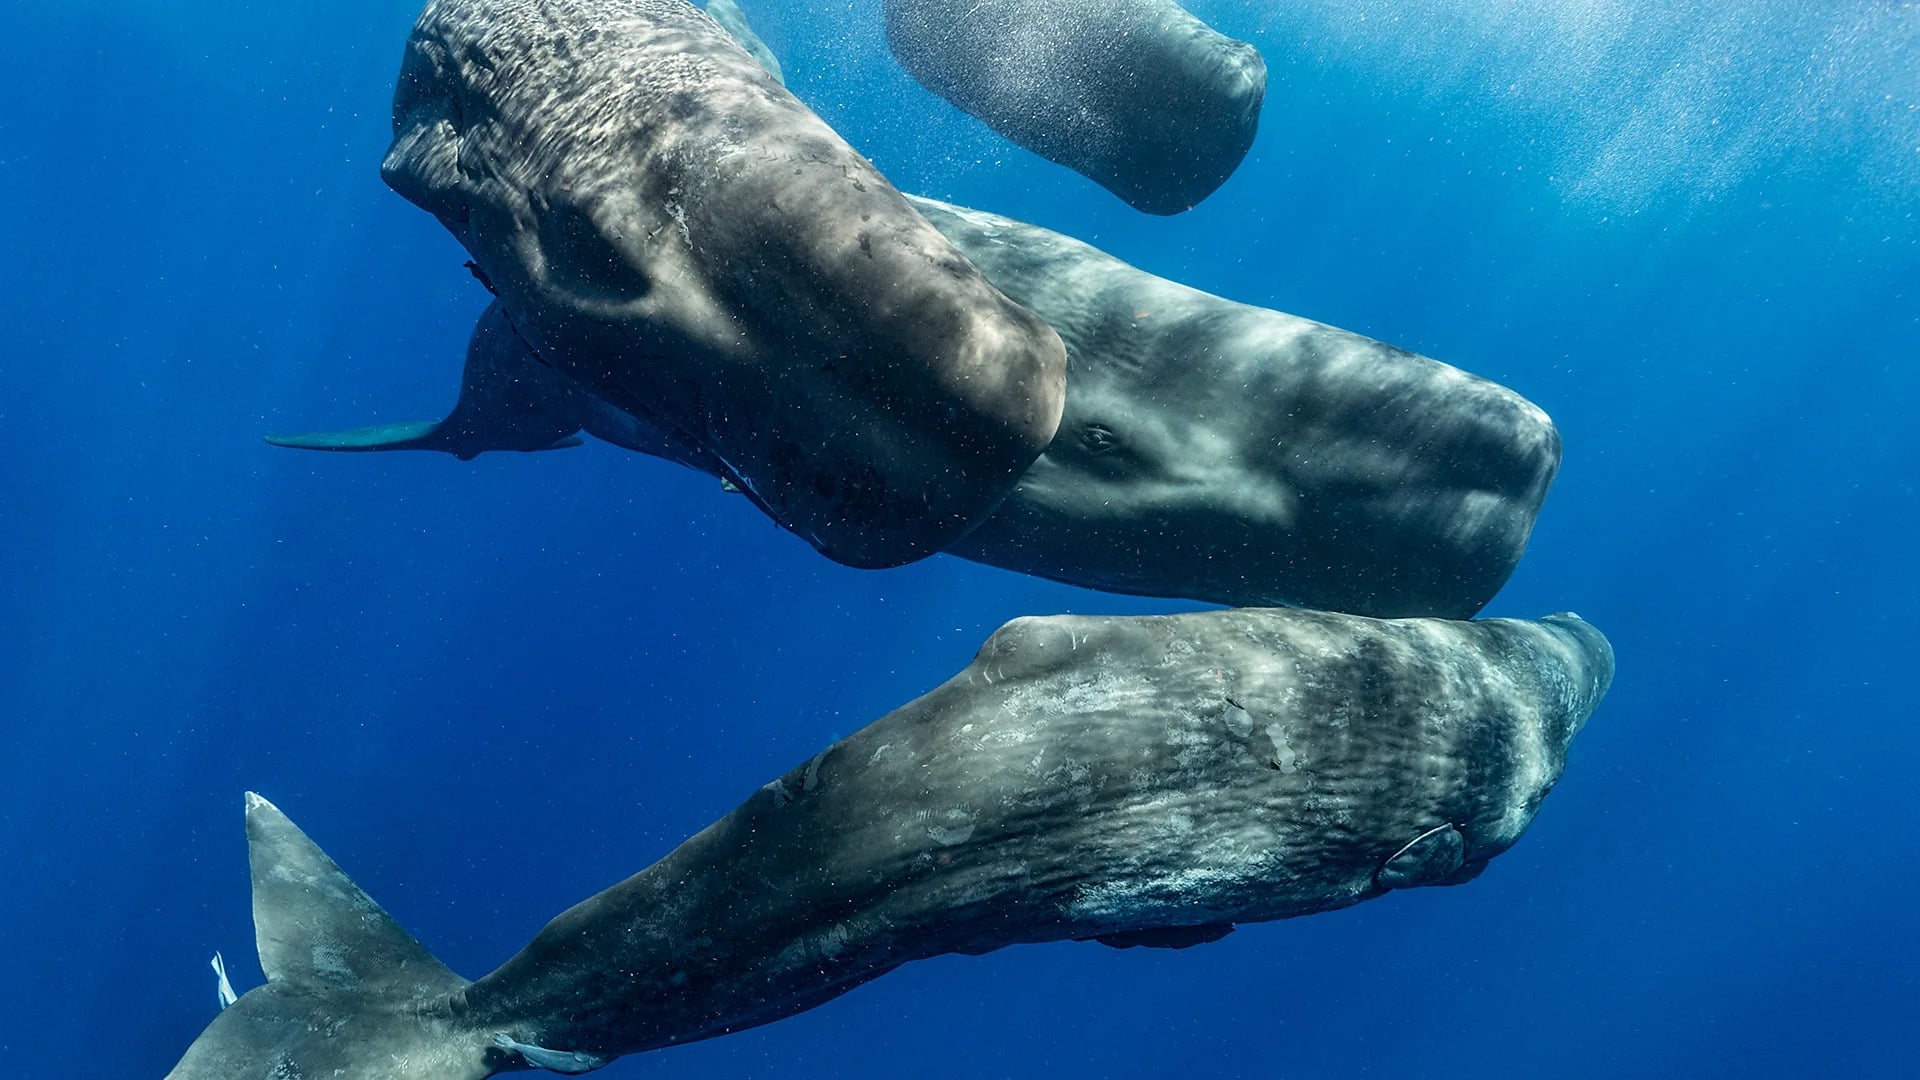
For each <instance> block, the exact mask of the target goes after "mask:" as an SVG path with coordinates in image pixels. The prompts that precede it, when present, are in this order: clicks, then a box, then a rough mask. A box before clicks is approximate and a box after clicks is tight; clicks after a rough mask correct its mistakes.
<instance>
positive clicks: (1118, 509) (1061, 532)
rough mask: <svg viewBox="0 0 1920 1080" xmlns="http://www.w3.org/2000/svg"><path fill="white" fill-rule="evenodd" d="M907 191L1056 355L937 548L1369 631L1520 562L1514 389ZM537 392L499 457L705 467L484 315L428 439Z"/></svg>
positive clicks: (1462, 600) (475, 425) (291, 439)
mask: <svg viewBox="0 0 1920 1080" xmlns="http://www.w3.org/2000/svg"><path fill="white" fill-rule="evenodd" d="M913 201H914V205H915V206H916V207H918V208H919V210H920V211H921V213H922V214H923V215H925V216H926V218H927V219H928V220H929V221H931V222H932V223H933V224H934V225H935V226H937V227H938V228H939V229H940V230H941V232H942V233H943V234H944V235H945V236H946V237H947V238H948V239H949V240H950V241H952V242H953V244H954V245H955V246H956V247H957V248H958V249H959V250H960V251H961V252H962V253H964V254H965V255H966V256H967V258H968V259H969V260H971V261H972V262H973V264H974V265H976V266H978V267H979V268H980V269H981V271H982V272H984V273H985V274H986V276H987V279H988V280H989V281H991V282H992V283H993V284H994V285H995V286H996V287H998V288H999V289H1001V290H1002V291H1003V292H1004V293H1006V294H1007V295H1008V296H1010V297H1012V298H1014V299H1015V300H1017V301H1018V302H1019V303H1021V304H1023V305H1025V306H1026V307H1027V308H1029V309H1030V310H1032V311H1033V312H1035V313H1036V314H1038V315H1039V316H1040V317H1041V318H1043V319H1045V320H1047V322H1048V323H1049V324H1051V325H1052V326H1053V327H1054V328H1055V329H1056V330H1057V331H1058V332H1059V334H1060V336H1061V338H1062V339H1063V340H1064V341H1065V342H1066V347H1067V353H1068V370H1067V398H1066V407H1065V412H1064V414H1063V416H1062V420H1061V423H1060V429H1059V434H1058V435H1057V436H1056V437H1055V438H1054V440H1053V442H1052V443H1051V445H1049V446H1048V448H1047V450H1046V452H1045V453H1043V454H1042V455H1041V456H1040V458H1039V459H1038V460H1037V461H1035V462H1034V464H1033V465H1032V466H1030V467H1029V468H1028V469H1027V471H1026V472H1025V473H1024V474H1023V475H1022V476H1021V477H1020V479H1019V481H1018V482H1017V484H1016V485H1015V487H1014V489H1013V491H1012V492H1011V493H1009V494H1008V496H1007V497H1006V499H1005V500H1004V501H1003V502H1002V503H1001V504H1000V506H999V507H998V508H997V509H996V510H995V511H994V513H993V514H992V515H991V516H989V517H988V518H987V520H986V521H984V522H983V523H981V524H980V525H979V526H977V527H975V528H974V529H973V530H972V531H970V532H969V533H967V534H966V535H964V536H961V537H959V538H958V539H956V540H955V541H953V542H952V543H950V544H949V545H948V546H947V549H946V550H947V551H949V552H950V553H952V554H955V555H959V556H961V557H963V558H967V559H972V560H975V561H977V562H983V563H988V564H990V565H993V566H999V567H1003V568H1006V569H1009V570H1016V571H1020V572H1023V573H1029V574H1036V575H1039V576H1042V577H1048V578H1052V579H1055V580H1058V581H1064V582H1067V583H1069V584H1074V585H1083V586H1088V587H1091V588H1096V589H1105V590H1109V591H1114V592H1123V593H1137V594H1144V595H1149V596H1174V597H1186V598H1190V599H1196V600H1208V601H1214V602H1218V603H1223V604H1230V605H1241V606H1244V605H1268V604H1300V605H1303V606H1307V607H1316V608H1322V609H1328V610H1334V611H1347V612H1353V613H1356V614H1363V615H1375V616H1382V617H1394V616H1417V615H1432V616H1440V617H1445V618H1466V617H1469V616H1471V615H1473V614H1474V613H1476V612H1478V611H1479V610H1480V608H1481V607H1482V606H1484V605H1485V604H1486V603H1487V601H1488V600H1490V599H1492V597H1493V595H1494V594H1495V593H1496V592H1498V591H1499V589H1500V587H1501V586H1502V585H1503V584H1505V583H1506V580H1507V578H1508V576H1509V575H1511V574H1512V573H1513V569H1514V567H1515V566H1516V565H1518V564H1519V561H1520V556H1521V555H1522V554H1523V553H1524V552H1525V550H1526V546H1527V540H1528V538H1529V536H1531V534H1532V531H1533V523H1534V520H1535V519H1536V517H1537V516H1538V515H1539V512H1540V507H1541V504H1542V503H1543V502H1544V500H1545V499H1546V495H1547V490H1548V488H1549V487H1550V486H1551V484H1552V483H1553V478H1554V476H1555V474H1556V473H1557V472H1558V470H1559V466H1560V436H1559V433H1558V431H1557V430H1556V429H1555V428H1554V425H1553V423H1552V421H1551V420H1549V419H1548V418H1547V415H1546V414H1545V413H1544V412H1542V411H1541V410H1540V409H1539V408H1537V407H1535V406H1534V405H1533V404H1532V403H1530V402H1528V401H1527V400H1526V399H1525V398H1523V397H1521V396H1520V395H1518V394H1515V393H1513V392H1512V391H1510V390H1508V389H1506V388H1504V387H1502V386H1499V385H1497V384H1495V383H1492V382H1489V381H1487V380H1485V379H1480V378H1476V377H1474V376H1472V375H1469V374H1467V373H1465V372H1463V371H1460V370H1459V369H1457V368H1453V367H1450V366H1448V365H1446V364H1442V363H1440V362H1438V361H1435V360H1430V359H1427V358H1426V357H1423V356H1417V355H1414V354H1413V353H1409V352H1407V351H1405V350H1403V349H1397V348H1394V347H1393V346H1391V345H1386V344H1383V343H1381V342H1378V341H1375V340H1373V339H1371V338H1367V337H1364V336H1362V335H1359V334H1354V333H1350V332H1348V331H1344V330H1339V329H1336V328H1334V327H1331V326H1327V325H1325V324H1322V323H1316V322H1312V321H1310V320H1307V319H1302V318H1298V317H1295V316H1292V315H1287V314H1283V313H1281V312H1277V311H1270V310H1267V309H1264V308H1258V307H1252V306H1249V305H1246V304H1238V303H1234V302H1232V301H1229V300H1224V299H1222V298H1220V297H1217V296H1212V295H1209V294H1207V293H1203V292H1200V291H1198V290H1195V289H1191V288H1188V287H1186V286H1183V285H1180V284H1178V283H1175V282H1172V281H1168V280H1167V279H1165V278H1160V277H1156V276H1154V275H1152V274H1149V273H1147V272H1145V271H1143V270H1140V269H1137V268H1135V267H1132V266H1129V265H1127V264H1126V263H1124V262H1121V261H1120V260H1119V259H1116V258H1113V257H1112V256H1110V255H1107V254H1106V253H1104V252H1102V251H1099V250H1098V249H1096V248H1093V247H1090V246H1088V245H1086V244H1083V243H1080V242H1079V241H1077V240H1074V239H1072V238H1070V237H1066V236H1063V235H1061V234H1059V233H1056V232H1051V231H1049V230H1047V229H1042V228H1039V227H1037V226H1034V225H1028V224H1026V223H1024V222H1019V221H1015V220H1013V219H1011V218H1006V217H1001V216H999V215H996V214H988V213H984V212H981V211H978V210H968V209H965V208H962V207H958V206H951V205H948V204H946V203H940V202H934V201H932V200H928V199H915V200H913ZM515 372H520V373H524V374H519V375H516V374H514V373H515ZM502 383H505V384H508V385H509V387H510V390H503V389H499V388H498V387H499V385H500V384H502ZM489 387H495V388H494V389H489ZM540 388H546V389H544V390H543V391H542V393H543V394H544V396H543V397H542V398H541V400H542V402H544V404H542V405H541V406H540V408H539V410H538V411H539V415H541V416H542V417H545V418H548V419H549V420H550V421H551V422H543V423H541V424H537V425H529V423H528V422H527V420H526V417H527V416H528V415H529V411H530V409H531V406H528V405H525V404H521V403H516V404H515V405H514V407H513V408H512V409H510V410H506V411H504V413H503V415H502V417H501V421H500V424H499V431H500V433H499V435H498V437H497V439H496V444H497V447H498V448H500V449H537V448H538V446H537V445H536V444H538V443H540V442H541V441H542V440H546V439H550V438H553V437H555V436H559V435H571V434H572V433H573V432H575V431H579V430H581V429H585V430H586V431H588V432H589V433H591V434H593V435H596V436H599V437H601V438H604V439H607V440H608V441H611V442H614V443H617V444H619V445H622V446H627V447H629V448H632V449H637V450H641V451H643V452H646V453H652V454H656V455H658V456H661V457H666V458H669V459H671V460H674V461H678V462H680V463H681V464H684V465H688V466H690V467H692V468H696V469H700V470H702V471H705V472H708V473H710V474H712V475H715V476H723V475H724V472H723V470H722V469H721V468H720V466H719V465H718V463H717V462H715V461H713V460H712V459H711V458H710V457H703V456H702V454H701V453H700V450H699V448H698V447H696V446H692V445H689V444H684V443H676V442H675V441H673V440H671V439H669V438H667V437H666V436H665V435H664V434H663V433H661V432H659V431H657V430H649V429H648V427H647V425H646V424H645V423H644V422H641V421H639V420H637V419H636V418H634V417H633V416H631V415H629V414H625V413H622V412H621V411H620V410H618V409H616V408H613V407H612V406H610V405H608V404H606V403H605V402H602V401H599V400H597V399H595V398H594V397H593V396H592V395H591V394H586V393H576V392H573V391H571V390H569V389H568V388H567V386H566V385H565V383H564V380H558V381H556V376H555V375H554V374H553V373H552V370H551V368H549V367H548V366H546V365H544V364H543V363H542V362H541V361H540V359H539V358H538V356H537V354H535V353H534V352H533V350H532V349H531V348H530V347H528V346H526V345H525V344H524V343H522V342H518V340H517V339H516V338H514V337H513V333H512V329H511V328H510V327H507V326H506V325H505V324H504V322H503V321H502V319H501V318H500V316H499V314H498V312H497V309H496V310H494V311H490V312H489V313H488V314H487V315H486V316H484V317H483V318H482V320H481V330H480V331H476V335H475V338H474V345H473V347H472V348H471V349H470V350H469V355H468V360H467V376H466V380H465V385H464V386H463V388H462V391H461V397H460V401H459V403H458V404H456V405H455V407H454V410H453V413H452V414H451V415H450V416H449V417H448V418H447V420H445V421H442V422H441V423H440V425H439V428H440V429H447V428H451V429H453V430H455V431H457V432H459V433H460V437H461V442H460V444H459V448H458V449H455V448H453V447H451V446H445V445H442V446H438V447H434V448H438V449H452V450H453V451H454V452H456V453H462V454H463V456H464V454H465V452H468V451H470V450H472V449H473V448H474V447H475V446H477V445H481V444H484V443H485V442H486V435H485V431H486V427H487V425H486V424H485V422H484V421H483V417H484V416H485V415H486V414H488V413H489V412H490V411H499V410H500V406H499V405H498V404H496V403H497V402H499V401H500V400H502V399H504V398H506V397H509V396H511V395H515V394H517V395H521V396H525V395H527V394H529V393H530V392H531V391H533V390H536V389H540ZM420 426H422V427H431V426H432V425H420ZM402 427H405V428H408V429H410V426H407V425H402ZM529 428H531V430H532V432H533V434H532V435H531V436H530V437H529V435H527V434H526V433H527V431H528V430H529ZM386 430H387V429H381V428H374V429H362V431H361V432H349V433H344V434H335V435H306V436H279V437H275V438H274V440H273V441H275V442H278V443H281V444H282V445H289V446H307V447H318V448H323V449H341V448H343V447H341V446H340V445H339V444H340V443H341V442H343V441H354V442H358V443H359V445H362V446H364V445H366V442H365V441H364V440H365V438H366V433H368V432H371V433H372V436H373V437H374V438H373V440H372V441H374V442H376V443H379V444H380V445H381V446H382V447H384V448H399V447H402V446H409V445H410V446H416V447H425V446H426V444H425V443H424V442H421V441H418V440H415V441H411V442H395V441H382V440H381V439H380V438H379V437H380V436H381V435H382V434H383V433H384V432H385V431H386Z"/></svg>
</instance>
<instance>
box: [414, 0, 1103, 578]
mask: <svg viewBox="0 0 1920 1080" xmlns="http://www.w3.org/2000/svg"><path fill="white" fill-rule="evenodd" d="M381 175H382V177H383V178H384V179H386V181H387V182H388V184H389V185H390V186H391V187H393V189H394V190H395V191H397V192H399V193H400V194H401V195H403V196H405V197H406V198H407V199H409V200H410V201H412V202H413V203H415V204H416V205H418V206H420V207H422V208H423V209H426V210H428V211H430V212H431V213H433V214H434V215H435V216H436V217H438V218H439V219H440V221H441V223H442V224H443V225H445V226H446V227H447V229H448V230H449V231H450V232H451V233H453V235H454V236H455V237H456V238H457V239H458V240H459V241H460V242H461V243H462V244H463V245H464V246H465V247H466V248H467V250H468V251H469V252H470V253H471V254H472V256H473V260H474V262H475V263H476V264H477V268H478V271H479V273H480V274H481V275H482V276H483V278H484V279H485V280H486V281H487V282H488V283H489V284H490V285H491V286H492V288H493V289H494V290H495V293H496V295H497V296H498V298H499V301H500V304H501V307H502V308H503V310H504V311H505V312H506V316H507V318H508V319H509V321H510V322H511V324H512V326H513V328H514V329H515V331H517V332H518V334H519V335H520V337H522V338H523V339H524V340H525V341H526V342H527V344H528V345H529V346H531V348H532V351H533V352H534V354H536V355H537V356H538V357H539V358H540V360H541V361H542V362H544V363H545V364H546V365H548V366H550V367H551V368H552V369H554V370H555V371H558V372H559V373H561V374H563V375H565V376H567V377H568V378H569V379H570V380H572V381H573V382H574V383H577V384H578V385H579V386H581V387H584V388H586V389H587V390H588V391H589V392H591V393H592V394H593V395H594V397H596V398H598V399H600V400H601V401H604V402H606V403H608V404H610V405H612V406H613V407H614V408H616V409H617V410H619V411H620V412H622V413H625V414H627V415H628V416H631V417H635V418H637V419H639V420H641V421H643V422H644V423H645V424H646V425H647V426H649V427H651V428H654V429H657V430H659V431H660V432H662V433H663V435H664V437H665V439H666V440H667V441H668V442H671V443H673V444H676V445H682V446H688V447H693V448H695V449H696V450H697V451H698V453H699V454H700V455H701V457H702V458H703V461H704V463H707V464H712V465H714V466H715V467H716V468H718V469H719V470H720V474H721V475H723V476H725V477H726V478H727V479H728V480H729V481H731V482H732V483H734V484H735V485H736V486H737V487H738V488H739V489H740V490H741V492H742V493H743V494H745V495H746V496H747V497H748V498H750V499H751V500H753V502H754V503H755V504H756V505H758V506H759V507H760V508H761V509H762V510H764V511H765V512H766V513H767V514H768V515H769V516H770V517H772V518H773V519H774V520H775V521H776V522H778V523H779V524H781V525H782V526H783V527H785V528H787V529H789V530H790V531H792V532H793V533H794V534H796V535H798V536H800V537H801V538H803V539H805V540H806V541H807V542H809V543H811V544H812V545H813V546H814V547H816V548H817V549H819V550H820V551H821V552H822V553H824V554H826V555H828V556H829V557H831V558H833V559H835V560H838V561H840V562H843V563H846V564H848V565H852V566H860V567H883V566H894V565H899V564H902V563H906V562H911V561H913V560H915V559H920V558H924V557H926V556H929V555H932V554H933V553H935V552H936V551H939V550H940V549H941V548H943V547H945V546H946V545H947V544H948V543H950V542H952V541H953V540H954V539H955V538H957V537H958V536H959V535H960V534H962V533H964V532H965V531H966V530H967V529H969V528H972V527H973V526H974V525H976V524H978V523H979V522H980V521H981V520H982V519H984V518H985V517H986V515H987V514H989V513H990V512H991V511H992V509H993V507H994V506H995V505H996V504H998V502H999V501H1000V499H1001V498H1002V497H1004V496H1005V494H1006V492H1007V491H1008V489H1009V488H1011V486H1012V484H1013V482H1014V480H1015V479H1016V478H1017V477H1018V476H1019V474H1020V473H1021V472H1022V471H1023V470H1024V469H1025V468H1026V467H1027V466H1028V465H1030V464H1031V463H1032V462H1033V459H1034V458H1035V457H1036V456H1038V454H1039V453H1040V451H1041V450H1042V449H1044V448H1045V447H1046V445H1047V443H1048V442H1049V441H1050V440H1051V439H1052V437H1053V433H1054V430H1055V428H1056V427H1057V426H1058V423H1059V417H1060V410H1061V407H1062V402H1063V399H1064V394H1065V385H1064V380H1065V364H1066V359H1065V350H1064V348H1063V347H1062V345H1061V343H1060V340H1059V338H1058V336H1057V335H1055V334H1054V332H1053V330H1052V329H1051V328H1049V327H1048V326H1047V325H1046V324H1045V323H1043V322H1041V321H1040V320H1039V319H1037V318H1035V317H1034V316H1033V315H1032V314H1030V313H1029V312H1027V311H1026V310H1025V309H1023V308H1021V307H1019V306H1018V305H1016V304H1014V303H1013V302H1011V301H1009V300H1008V299H1007V298H1006V297H1005V296H1003V295H1001V294H1000V293H999V292H998V291H997V290H995V289H994V288H993V287H992V286H991V285H989V284H988V283H987V282H986V280H985V279H984V278H983V277H981V276H980V274H979V273H978V271H976V270H975V269H974V268H973V267H972V266H971V265H970V264H969V263H968V262H967V261H966V260H965V259H964V258H963V257H961V256H960V254H959V253H958V252H956V251H955V250H954V249H953V247H952V245H951V244H949V243H948V242H947V241H946V240H945V238H943V237H942V236H941V235H940V234H939V233H938V232H937V231H936V230H935V229H934V228H933V227H932V226H931V225H929V224H928V223H927V221H926V220H925V219H924V218H922V217H921V216H920V215H919V214H918V213H917V212H916V211H915V210H914V209H913V207H912V206H911V205H909V204H908V203H907V202H906V200H905V198H904V197H903V196H902V195H901V194H900V193H899V192H898V191H897V190H895V189H894V187H893V185H892V184H890V183H888V182H887V180H886V178H885V177H884V176H882V175H881V174H880V173H879V172H878V171H877V170H876V169H875V168H874V167H873V165H872V164H871V163H870V162H868V161H867V160H866V159H865V158H864V157H862V156H860V155H859V154H858V153H857V152H855V151H854V150H853V148H851V147H850V146H848V145H847V144H846V142H845V141H844V140H842V139H841V138H840V137H839V136H838V135H837V134H835V133H834V132H833V130H832V129H831V128H829V127H828V126H827V125H826V124H825V123H824V122H823V121H821V120H820V118H819V117H818V116H815V115H814V114H813V113H812V112H811V111H810V110H809V109H807V107H806V106H805V105H803V104H801V103H800V101H799V100H798V99H796V98H795V97H794V96H793V95H792V94H790V93H788V92H787V90H786V89H785V88H784V87H782V86H781V85H780V83H779V82H778V81H776V80H774V79H773V78H772V77H771V76H770V75H769V74H768V73H767V71H765V70H764V69H763V68H762V67H761V66H760V65H759V64H758V63H756V62H755V61H754V59H753V57H752V56H750V55H749V54H748V53H747V52H746V51H745V50H744V49H743V48H742V47H741V46H740V45H739V44H738V43H736V42H735V41H734V39H733V38H732V37H731V36H730V35H728V34H727V32H726V31H725V30H723V29H722V28H721V27H720V26H719V24H718V23H716V22H715V21H714V20H713V19H712V18H711V17H709V16H708V15H707V14H705V13H703V12H701V11H700V10H699V9H697V8H694V7H693V6H692V5H690V4H688V3H685V2H684V0H563V2H558V3H555V2H549V0H435V2H433V3H431V4H429V5H428V6H427V8H426V10H425V11H424V12H423V13H422V14H421V16H420V18H419V21H418V22H417V23H416V24H415V26H414V29H413V33H412V35H411V36H410V38H409V40H408V44H407V49H406V53H405V58H404V62H403V65H402V69H401V73H400V77H399V80H398V86H397V87H396V91H395V95H394V138H393V142H392V145H391V146H390V148H389V150H388V152H387V155H386V157H385V159H384V161H383V162H382V166H381Z"/></svg>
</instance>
